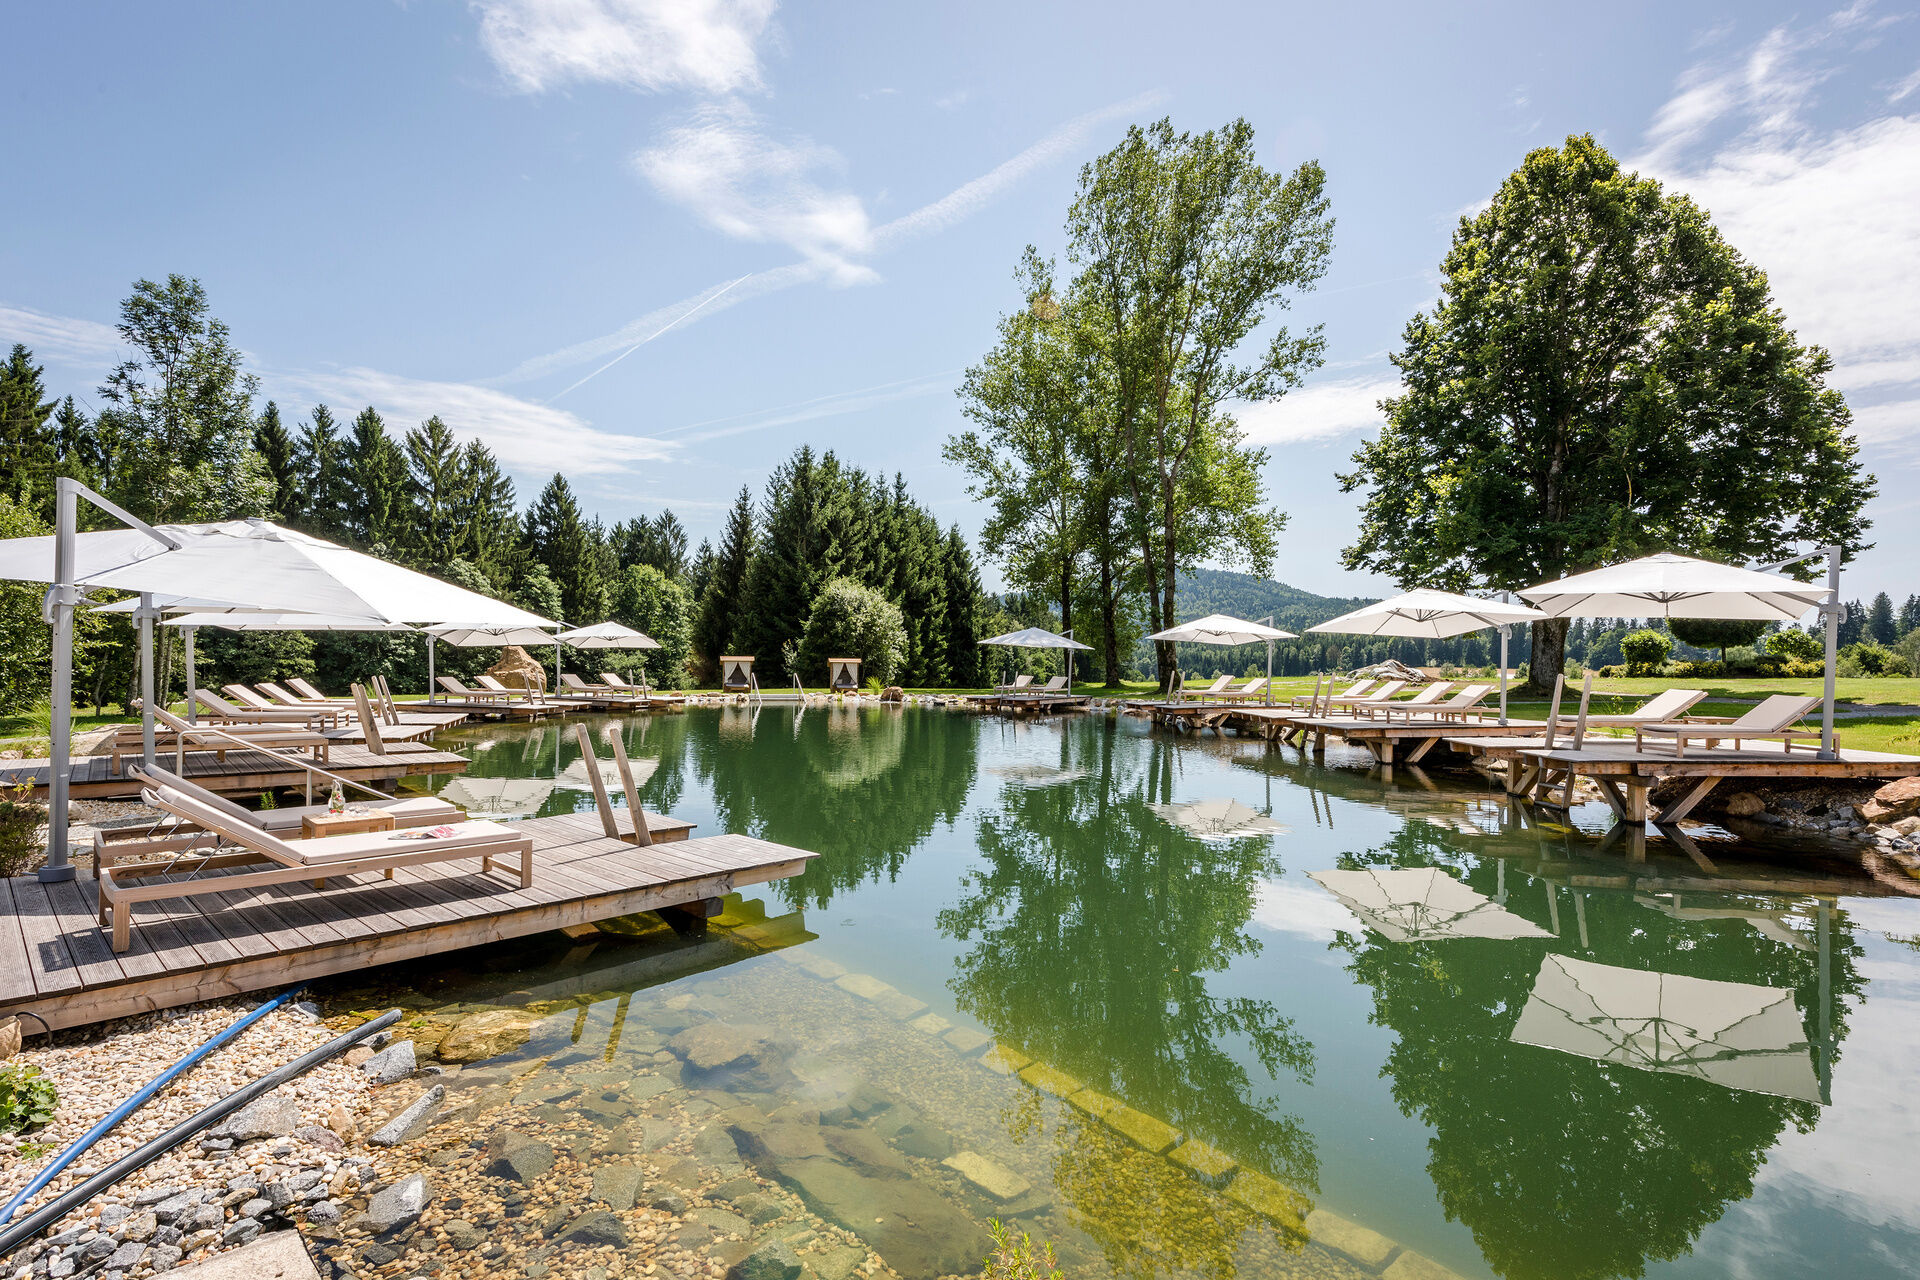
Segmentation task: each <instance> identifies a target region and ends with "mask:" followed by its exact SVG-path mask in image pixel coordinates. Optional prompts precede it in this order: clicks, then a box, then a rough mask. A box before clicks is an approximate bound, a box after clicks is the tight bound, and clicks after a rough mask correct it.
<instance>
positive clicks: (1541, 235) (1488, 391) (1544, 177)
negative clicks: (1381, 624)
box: [1341, 136, 1874, 686]
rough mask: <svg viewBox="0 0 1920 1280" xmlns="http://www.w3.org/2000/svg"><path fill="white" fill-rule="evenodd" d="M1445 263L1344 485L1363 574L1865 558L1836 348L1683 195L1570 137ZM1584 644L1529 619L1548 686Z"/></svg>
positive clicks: (1866, 480)
mask: <svg viewBox="0 0 1920 1280" xmlns="http://www.w3.org/2000/svg"><path fill="white" fill-rule="evenodd" d="M1442 271H1443V273H1444V276H1445V279H1444V282H1443V284H1442V296H1441V301H1440V303H1439V304H1438V306H1436V307H1435V308H1434V310H1433V311H1432V312H1431V313H1426V312H1422V313H1420V314H1418V315H1416V316H1415V317H1414V318H1413V320H1412V321H1411V322H1410V323H1409V324H1408V325H1407V328H1406V333H1405V336H1404V346H1403V347H1402V349H1401V350H1400V351H1398V352H1397V353H1395V355H1394V363H1395V364H1396V365H1397V366H1398V367H1399V369H1400V373H1401V376H1402V378H1403V380H1404V383H1405V389H1404V391H1403V392H1402V394H1400V395H1398V396H1395V397H1393V398H1392V399H1389V400H1387V401H1384V402H1383V403H1382V408H1383V410H1384V411H1385V413H1386V415H1387V425H1386V426H1385V428H1384V429H1383V430H1382V431H1381V432H1380V434H1379V436H1378V437H1377V438H1375V439H1373V440H1370V441H1368V442H1366V443H1365V444H1363V445H1362V446H1361V448H1360V449H1359V451H1358V452H1357V453H1355V454H1354V463H1355V467H1354V470H1353V471H1352V472H1350V473H1348V474H1346V475H1344V476H1342V477H1341V481H1342V483H1343V485H1344V486H1345V487H1346V488H1347V489H1348V490H1349V491H1352V490H1356V489H1364V490H1365V491H1366V498H1365V502H1364V506H1363V509H1362V517H1361V527H1360V533H1359V536H1358V538H1357V539H1356V540H1355V542H1354V543H1353V545H1352V546H1350V547H1348V548H1347V549H1346V552H1345V559H1346V563H1347V566H1348V567H1349V568H1355V569H1360V568H1364V569H1372V570H1376V571H1378V572H1382V573H1386V574H1389V575H1391V576H1392V577H1393V578H1395V579H1396V580H1398V581H1399V582H1400V583H1401V584H1402V585H1404V586H1434V587H1445V588H1451V589H1454V590H1468V589H1472V588H1482V589H1490V590H1513V589H1518V588H1521V587H1526V586H1530V585H1532V584H1534V583H1537V582H1541V581H1545V580H1548V579H1552V578H1558V577H1562V576H1564V575H1566V574H1568V573H1574V572H1578V571H1581V570H1585V569H1590V568H1593V567H1595V566H1597V565H1599V564H1602V563H1604V562H1606V561H1608V560H1613V559H1619V558H1624V557H1627V556H1631V555H1637V554H1640V553H1643V552H1646V551H1650V550H1656V549H1674V550H1680V551H1687V552H1691V553H1694V554H1700V555H1706V556H1712V557H1717V558H1722V559H1735V560H1739V559H1756V558H1771V557H1774V556H1777V555H1781V554H1784V553H1786V552H1787V551H1789V550H1792V549H1796V548H1797V547H1799V546H1801V545H1803V544H1805V543H1808V542H1814V543H1838V544H1840V545H1841V546H1843V547H1846V548H1848V549H1849V550H1857V549H1859V548H1860V547H1861V545H1862V542H1861V538H1862V534H1863V532H1864V530H1865V528H1866V521H1865V519H1864V518H1863V516H1862V514H1861V509H1862V507H1863V506H1864V504H1865V503H1866V501H1867V499H1868V498H1870V497H1872V496H1873V492H1874V490H1873V478H1872V477H1871V476H1868V475H1864V474H1862V472H1861V470H1860V466H1859V464H1858V462H1857V460H1856V457H1855V446H1854V443H1853V441H1852V440H1851V439H1849V438H1848V436H1847V434H1846V428H1847V426H1848V423H1849V420H1850V418H1849V414H1848V410H1847V405H1846V402H1845V400H1844V399H1842V397H1841V395H1840V393H1839V392H1838V391H1835V390H1832V389H1831V388H1829V387H1828V386H1827V385H1826V374H1827V372H1828V370H1829V368H1830V367H1831V360H1830V359H1829V357H1828V355H1827V353H1826V352H1825V351H1824V350H1823V349H1821V348H1819V347H1816V346H1808V345H1803V344H1802V343H1801V342H1800V341H1799V340H1798V339H1797V337H1796V336H1795V334H1794V333H1793V331H1792V330H1790V329H1789V328H1787V324H1786V318H1785V316H1783V315H1782V314H1781V312H1780V310H1779V309H1778V308H1777V307H1776V306H1775V305H1774V301H1773V298H1772V295H1771V294H1770V293H1769V291H1768V286H1767V279H1766V276H1765V275H1764V274H1762V273H1761V271H1760V270H1759V269H1758V268H1756V267H1755V266H1753V265H1752V264H1751V263H1749V262H1747V261H1746V259H1744V258H1743V257H1741V256H1740V254H1739V253H1738V252H1737V251H1736V250H1735V249H1734V248H1733V247H1732V246H1731V245H1729V244H1728V243H1727V242H1726V240H1724V239H1723V238H1722V237H1721V235H1720V233H1719V232H1718V231H1717V230H1716V229H1715V228H1714V226H1713V224H1712V223H1711V222H1710V221H1709V220H1708V218H1707V214H1706V213H1705V211H1703V210H1702V209H1700V208H1699V207H1698V206H1697V205H1695V204H1694V203H1693V202H1692V201H1691V200H1689V199H1687V198H1686V197H1685V196H1682V195H1676V194H1669V193H1667V192H1665V191H1663V190H1662V189H1661V186H1660V184H1659V183H1658V182H1655V181H1654V180H1652V179H1650V178H1643V177H1641V176H1639V175H1638V174H1633V173H1625V172H1622V170H1621V168H1620V166H1619V164H1618V163H1617V162H1616V161H1615V160H1614V159H1613V157H1612V156H1610V155H1608V154H1607V152H1606V151H1605V149H1603V148H1602V147H1601V146H1600V145H1599V144H1598V143H1596V142H1595V141H1594V140H1593V139H1592V138H1591V137H1585V136H1582V137H1573V138H1569V139H1568V140H1567V143H1566V145H1565V146H1564V147H1562V148H1559V149H1554V148H1550V147H1549V148H1541V149H1539V150H1536V151H1533V152H1531V153H1530V154H1529V155H1528V156H1527V158H1526V160H1525V162H1524V163H1523V164H1522V165H1521V167H1520V168H1519V169H1518V170H1517V171H1516V172H1515V173H1514V174H1512V175H1511V176H1510V177H1509V178H1508V179H1507V180H1506V181H1505V182H1504V183H1503V184H1501V187H1500V189H1499V191H1497V192H1496V193H1495V194H1494V197H1493V200H1492V202H1491V203H1490V204H1489V205H1488V206H1487V208H1486V209H1485V210H1484V211H1482V212H1481V213H1479V214H1477V215H1475V216H1473V217H1470V218H1462V219H1461V220H1460V225H1459V227H1458V228H1457V229H1456V231H1455V232H1454V237H1453V245H1452V248H1451V249H1450V251H1449V252H1448V254H1447V257H1446V260H1445V262H1444V263H1443V264H1442ZM1566 633H1567V622H1566V620H1565V619H1550V620H1548V621H1544V622H1536V623H1535V624H1533V649H1532V652H1533V658H1532V666H1531V671H1532V681H1533V683H1534V684H1535V685H1536V686H1538V685H1550V684H1551V683H1552V681H1553V677H1554V676H1555V675H1557V674H1558V673H1560V672H1561V671H1562V670H1564V665H1565V654H1564V644H1565V639H1566Z"/></svg>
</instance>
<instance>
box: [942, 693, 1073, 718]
mask: <svg viewBox="0 0 1920 1280" xmlns="http://www.w3.org/2000/svg"><path fill="white" fill-rule="evenodd" d="M1092 701H1093V700H1092V699H1091V698H1088V697H1085V696H1083V695H1080V694H1067V693H978V694H972V695H969V696H968V698H967V701H966V705H968V706H970V707H974V708H977V709H979V710H982V711H992V712H996V713H998V714H1000V715H1003V716H1051V715H1059V714H1061V713H1062V712H1066V711H1084V710H1085V709H1086V708H1087V707H1088V706H1089V705H1091V703H1092Z"/></svg>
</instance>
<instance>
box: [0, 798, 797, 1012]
mask: <svg viewBox="0 0 1920 1280" xmlns="http://www.w3.org/2000/svg"><path fill="white" fill-rule="evenodd" d="M656 823H657V824H658V825H656ZM515 826H516V828H517V829H518V830H520V831H522V832H525V833H526V834H527V835H528V836H530V837H531V838H532V840H533V846H534V875H533V885H532V887H530V888H527V889H521V888H519V887H518V883H517V879H516V877H515V875H514V873H512V872H509V871H506V870H501V871H497V872H495V873H494V874H493V875H483V874H481V873H480V871H479V868H478V864H477V861H467V862H435V863H424V864H420V865H416V866H408V867H400V868H398V869H396V871H395V873H394V878H393V879H391V880H387V879H384V878H382V877H381V876H380V875H379V874H378V873H370V874H363V875H359V876H348V877H344V878H340V877H336V878H334V879H330V880H328V881H327V883H326V887H325V888H324V889H314V888H312V887H311V885H309V884H306V883H304V882H303V883H300V884H284V885H274V886H268V887H264V888H256V889H250V890H245V891H237V892H233V893H214V894H205V895H199V896H195V897H191V898H182V899H178V900H174V901H163V902H156V903H151V904H143V905H142V906H141V907H140V908H139V909H138V910H137V912H136V914H135V916H134V927H133V945H132V946H131V947H130V948H129V949H128V950H126V951H124V952H121V953H120V954H118V955H116V954H114V952H113V951H112V950H111V948H110V946H109V944H108V939H107V937H106V935H105V934H103V933H102V932H101V930H100V928H99V925H98V922H97V916H96V899H95V882H94V881H93V880H92V879H90V878H86V877H84V876H83V877H82V878H81V879H79V880H76V881H69V882H66V883H63V884H41V883H40V882H39V881H37V880H35V879H34V878H33V877H31V876H17V877H15V878H13V879H11V880H0V1018H5V1017H8V1016H10V1015H13V1014H17V1013H33V1014H36V1015H38V1016H39V1017H41V1018H44V1019H46V1021H47V1022H48V1023H49V1024H50V1025H52V1026H53V1027H55V1028H60V1027H73V1026H85V1025H88V1024H91V1023H95V1022H101V1021H105V1020H107V1019H110V1018H120V1017H126V1016H129V1015H132V1014H136V1013H144V1012H149V1011H151V1010H155V1009H167V1008H174V1007H176V1006H179V1005H185V1004H192V1003H195V1002H197V1001H201V1000H211V999H217V998H220V997H225V996H232V995H239V994H242V993H245V992H250V991H263V990H269V989H272V990H278V989H280V988H283V987H285V986H287V985H289V984H291V983H294V982H299V981H302V980H306V979H311V978H319V977H325V976H327V975H330V974H336V973H344V972H348V971H350V970H360V969H365V968H367V967H369V966H372V965H380V964H391V963H394V962H396V961H401V960H412V959H418V958H420V957H422V956H429V955H437V954H441V953H444V952H449V951H455V950H458V949H460V948H463V947H472V946H479V945H482V944H485V943H489V942H498V941H501V940H503V939H507V938H517V937H524V936H527V935H529V934H534V933H540V932H544V931H546V930H549V929H564V928H568V927H571V926H576V925H588V924H592V923H594V922H596V921H600V920H608V919H612V918H614V917H616V916H625V915H632V914H634V913H635V912H640V911H654V910H659V909H662V908H666V907H676V906H687V905H691V904H695V903H701V902H705V901H706V900H708V899H712V898H719V897H724V896H725V895H726V894H728V893H731V892H733V891H734V890H735V889H738V888H741V887H743V886H746V885H753V884H760V883H764V882H766V881H771V880H779V879H784V878H786V877H788V876H793V875H797V874H799V873H800V872H801V871H802V870H803V869H805V867H806V864H807V862H808V861H809V860H811V859H812V858H813V857H815V856H816V855H814V854H812V853H809V852H807V851H806V850H803V849H795V848H791V847H789V846H786V845H779V844H774V843H772V842H770V841H766V840H760V839H756V838H754V837H752V836H734V835H720V836H706V837H702V838H700V839H685V838H683V837H684V836H685V834H686V832H687V831H689V830H690V829H691V827H690V824H687V823H681V822H676V821H675V820H672V819H661V818H654V817H653V816H652V815H650V820H649V823H648V828H649V831H650V832H651V834H652V835H653V837H654V840H655V841H656V843H654V844H652V845H650V846H646V847H641V846H637V845H633V844H629V843H627V842H625V841H624V840H619V839H614V838H611V837H608V836H607V835H605V834H604V833H603V830H602V827H601V823H600V819H599V818H598V817H597V816H595V815H593V814H591V813H588V814H567V815H561V816H559V817H554V818H533V819H528V820H526V821H524V822H520V823H516V824H515ZM676 837H682V838H676ZM209 874H210V875H219V874H230V873H222V872H211V873H209ZM26 1025H27V1026H28V1027H29V1028H32V1027H34V1025H35V1024H34V1023H33V1022H32V1020H31V1019H29V1020H28V1021H27V1024H26Z"/></svg>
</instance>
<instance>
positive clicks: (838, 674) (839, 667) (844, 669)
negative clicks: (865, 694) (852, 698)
mask: <svg viewBox="0 0 1920 1280" xmlns="http://www.w3.org/2000/svg"><path fill="white" fill-rule="evenodd" d="M859 689H860V659H858V658H828V659H827V691H828V692H829V693H857V692H859Z"/></svg>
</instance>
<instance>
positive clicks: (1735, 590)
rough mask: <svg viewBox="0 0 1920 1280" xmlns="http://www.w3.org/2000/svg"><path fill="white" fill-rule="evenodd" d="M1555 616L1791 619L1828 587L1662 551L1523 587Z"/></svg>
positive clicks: (1812, 606) (1821, 598) (1815, 602)
mask: <svg viewBox="0 0 1920 1280" xmlns="http://www.w3.org/2000/svg"><path fill="white" fill-rule="evenodd" d="M1520 594H1521V595H1522V596H1524V597H1526V598H1527V599H1528V600H1531V601H1533V602H1534V603H1535V604H1537V605H1539V606H1540V608H1541V609H1543V610H1545V611H1546V612H1547V613H1548V614H1549V615H1551V616H1553V617H1555V618H1615V617H1622V618H1651V617H1660V618H1746V619H1752V620H1756V621H1765V622H1794V621H1797V620H1798V619H1800V618H1802V617H1804V616H1805V615H1806V613H1807V612H1808V611H1809V610H1811V609H1817V608H1819V607H1820V605H1821V604H1822V603H1824V602H1825V601H1826V599H1827V589H1826V588H1825V587H1823V586H1819V585H1816V584H1814V583H1810V582H1796V581H1795V580H1794V579H1792V578H1788V577H1785V576H1783V575H1781V574H1777V573H1763V572H1761V571H1760V570H1758V569H1741V568H1736V567H1735V566H1733V565H1730V564H1719V563H1716V562H1715V561H1712V560H1697V559H1695V558H1694V557H1692V556H1683V555H1676V554H1674V553H1673V552H1671V551H1663V552H1661V553H1659V554H1658V555H1651V556H1642V557H1641V558H1640V559H1638V560H1629V561H1627V562H1626V563H1625V564H1615V565H1608V566H1607V567H1606V568H1604V569H1595V570H1593V571H1591V572H1589V573H1576V574H1574V575H1573V576H1572V577H1571V578H1562V579H1560V580H1559V581H1558V582H1543V583H1541V584H1539V585H1538V586H1533V587H1528V588H1526V589H1525V590H1523V591H1522V592H1521V593H1520Z"/></svg>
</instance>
